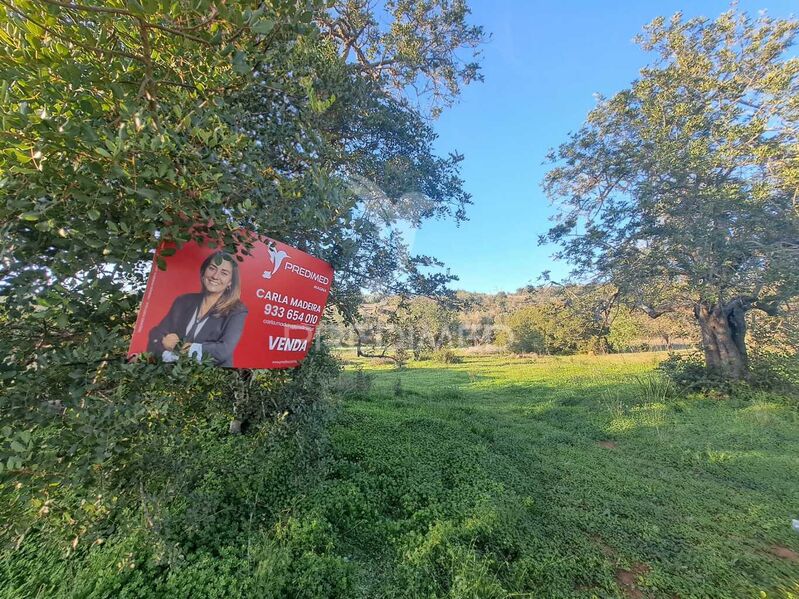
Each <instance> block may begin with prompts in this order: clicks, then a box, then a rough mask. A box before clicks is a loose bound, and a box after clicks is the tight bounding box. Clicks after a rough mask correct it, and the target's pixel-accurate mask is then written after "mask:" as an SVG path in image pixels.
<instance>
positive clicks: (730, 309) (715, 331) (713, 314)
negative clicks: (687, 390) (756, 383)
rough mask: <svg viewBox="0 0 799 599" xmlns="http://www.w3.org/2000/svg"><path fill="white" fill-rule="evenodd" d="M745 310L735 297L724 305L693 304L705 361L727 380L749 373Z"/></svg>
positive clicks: (734, 379) (745, 375) (737, 379)
mask: <svg viewBox="0 0 799 599" xmlns="http://www.w3.org/2000/svg"><path fill="white" fill-rule="evenodd" d="M745 314H746V310H745V309H744V307H743V305H742V303H741V302H739V301H732V302H729V303H728V304H726V305H721V304H709V303H707V302H701V303H699V304H697V305H696V306H695V307H694V315H695V316H696V319H697V321H698V322H699V328H700V330H701V332H702V349H703V350H704V352H705V365H706V366H707V367H708V369H710V370H712V371H714V372H715V373H717V374H718V375H719V376H721V377H722V378H724V379H727V380H732V381H740V380H745V379H747V378H748V377H749V361H748V359H747V356H746V321H745V319H744V315H745Z"/></svg>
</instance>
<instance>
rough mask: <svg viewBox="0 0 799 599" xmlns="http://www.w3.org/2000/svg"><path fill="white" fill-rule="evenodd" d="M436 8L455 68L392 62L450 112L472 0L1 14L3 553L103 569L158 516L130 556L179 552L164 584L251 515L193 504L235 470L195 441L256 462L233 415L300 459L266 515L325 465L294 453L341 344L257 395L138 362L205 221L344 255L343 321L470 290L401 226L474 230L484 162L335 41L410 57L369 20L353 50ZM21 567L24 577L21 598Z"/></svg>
mask: <svg viewBox="0 0 799 599" xmlns="http://www.w3.org/2000/svg"><path fill="white" fill-rule="evenodd" d="M417 4H418V5H419V7H422V6H424V8H425V11H427V13H429V14H428V16H429V17H430V19H432V20H431V21H430V22H431V23H438V24H439V25H440V27H436V29H435V30H436V32H437V33H440V34H441V35H442V36H443V37H442V38H441V39H436V41H435V48H436V57H437V58H436V63H435V65H430V64H428V63H429V60H431V57H430V56H427V55H416V56H412V55H411V54H409V53H408V52H405V51H403V53H402V54H401V55H400V54H397V55H396V56H395V57H394V58H395V60H396V64H402V65H403V76H404V77H409V76H411V75H412V74H414V73H415V75H416V76H417V78H415V79H414V80H415V81H417V82H418V81H423V80H425V78H427V77H435V78H436V79H437V81H439V82H442V81H447V80H448V81H449V82H450V84H449V85H448V86H445V88H443V91H441V93H439V94H438V95H437V97H438V99H439V100H440V101H446V102H448V101H451V100H452V99H453V98H454V96H455V94H456V93H457V90H458V86H459V85H462V84H465V83H467V82H468V81H470V80H473V79H476V78H479V77H478V72H477V67H476V65H472V66H468V67H464V68H457V65H458V64H459V60H460V59H459V58H458V56H460V54H459V50H460V49H461V47H462V46H464V47H473V46H474V45H475V44H477V43H479V41H480V40H481V36H482V33H481V30H480V29H479V28H476V27H472V26H468V25H467V24H466V18H467V17H468V9H467V8H466V5H465V4H463V3H462V2H454V3H453V2H449V1H444V0H440V1H434V2H424V3H417V2H403V3H400V4H399V5H396V6H394V5H389V8H390V9H391V10H389V11H388V12H387V13H383V12H381V10H380V8H379V7H376V6H373V5H372V4H368V3H358V2H347V3H344V2H329V3H326V2H322V1H321V0H274V1H273V2H265V3H247V2H226V3H218V2H210V1H207V0H198V1H192V2H188V1H186V2H182V1H181V2H162V1H160V0H142V1H141V2H137V1H133V2H113V3H106V2H86V3H71V2H62V1H60V0H13V1H12V0H8V1H6V0H2V1H0V41H1V42H2V45H0V102H1V111H2V112H1V113H0V142H2V150H0V189H2V197H3V200H2V203H0V223H2V225H0V226H1V227H2V242H0V243H2V246H0V252H1V253H0V356H1V357H2V359H0V377H2V381H3V385H2V389H0V431H2V436H0V469H2V472H1V473H0V476H2V479H0V497H2V506H3V507H2V508H0V510H2V522H3V524H2V528H0V540H1V541H2V544H3V545H2V546H3V547H4V548H9V549H10V550H14V551H23V552H25V551H32V552H34V553H36V552H39V551H45V550H47V551H50V550H51V551H52V552H53V555H55V554H61V553H63V552H64V551H67V552H68V553H73V552H79V551H89V548H90V547H92V546H94V545H95V544H99V543H102V542H104V539H106V538H107V535H109V534H111V532H112V531H114V530H116V527H117V526H118V523H119V522H121V520H118V519H119V518H122V519H123V520H124V518H125V514H127V515H129V514H131V513H136V514H138V516H139V517H140V524H141V526H140V527H138V528H136V527H133V528H134V529H135V530H133V529H132V530H131V531H130V539H129V540H123V541H120V542H121V543H122V544H123V545H124V544H125V543H128V542H130V543H137V542H138V540H137V539H139V536H138V535H144V536H145V537H147V538H150V536H151V535H155V536H157V537H158V539H160V541H159V542H162V543H164V545H163V547H164V553H163V554H161V556H160V557H159V558H158V560H157V561H158V563H159V564H161V565H159V566H157V567H162V566H163V565H164V564H171V563H174V562H175V561H176V560H179V559H181V558H180V556H181V555H184V550H183V549H179V548H178V547H186V546H187V545H191V546H192V547H194V548H198V547H200V546H202V545H203V543H206V542H211V541H210V539H215V538H222V537H225V535H226V534H230V535H235V534H237V532H236V531H240V530H241V527H242V526H244V525H245V522H246V518H244V517H243V516H242V515H241V514H236V517H235V518H233V519H232V520H225V522H226V523H227V524H225V525H224V526H223V525H221V524H220V525H219V526H217V525H216V524H215V523H214V518H213V514H212V513H211V512H208V513H205V512H203V511H202V510H204V509H206V507H208V508H211V506H212V505H216V506H217V507H216V508H212V509H215V510H220V509H221V510H225V509H227V507H226V506H227V505H228V503H227V501H228V499H230V498H229V497H228V496H226V495H225V494H224V493H220V494H219V496H218V497H217V498H216V499H214V500H213V501H211V500H207V498H204V497H194V496H192V495H191V493H190V492H189V491H190V489H192V488H194V487H195V486H196V485H197V484H199V483H198V480H199V479H201V478H202V477H203V476H205V472H204V470H205V468H206V466H207V467H208V468H210V471H213V467H212V465H211V464H208V465H206V466H203V465H202V464H201V462H200V461H197V462H196V463H195V462H193V461H192V452H193V451H194V449H196V445H195V439H194V437H193V436H194V435H196V436H197V439H204V441H205V442H207V443H208V445H207V446H206V448H207V449H208V450H209V451H210V452H212V453H213V452H215V451H216V450H217V449H218V450H219V451H220V452H222V453H223V454H224V455H225V456H226V458H225V459H228V458H230V459H231V464H232V463H233V461H235V456H236V450H235V447H234V446H233V445H232V444H233V443H234V442H233V441H231V442H227V441H224V440H221V439H218V438H217V436H218V435H220V434H222V433H224V432H225V431H226V430H227V424H226V423H227V422H229V421H230V419H231V418H232V417H233V416H234V415H235V416H236V417H237V418H241V417H247V418H248V419H249V421H250V422H251V423H253V424H255V425H258V426H255V427H254V428H253V430H252V431H251V434H253V435H258V438H259V439H260V441H261V442H263V441H264V440H265V439H266V440H267V441H268V442H267V443H266V445H264V446H263V447H255V446H254V447H253V448H251V449H252V450H253V451H254V452H256V454H257V457H253V458H252V462H250V466H253V467H254V465H255V464H256V463H257V464H260V465H263V464H264V463H266V462H269V461H270V459H272V458H270V457H267V456H271V455H272V454H271V453H270V451H272V450H274V451H275V452H276V453H275V454H274V456H273V457H274V459H275V464H276V466H275V467H276V468H277V470H275V472H273V473H272V474H270V475H269V476H267V478H268V480H269V483H268V484H267V483H263V484H264V485H265V486H264V487H263V488H261V487H258V488H255V487H252V488H255V490H254V491H253V493H254V494H255V495H256V496H260V498H261V501H262V502H263V503H262V504H261V506H260V507H259V513H264V512H263V510H266V512H265V513H267V514H272V512H271V510H276V509H278V507H277V506H278V505H282V504H280V501H279V498H280V497H282V496H280V497H279V495H280V491H275V490H273V491H272V493H273V494H274V495H273V496H269V497H267V496H266V495H265V491H264V490H263V489H266V488H267V487H269V488H272V489H275V488H279V487H280V484H279V482H278V481H279V479H280V477H281V476H284V477H290V476H292V475H290V474H287V473H290V472H292V471H294V470H296V471H298V472H301V473H307V475H308V476H311V474H312V472H314V471H315V470H314V468H315V466H314V464H315V463H316V462H317V461H318V460H319V456H318V455H317V456H316V457H314V455H313V452H311V453H303V454H302V456H304V457H302V456H301V457H300V458H298V460H299V461H297V462H294V461H291V460H288V461H286V460H284V461H282V462H281V461H280V452H283V451H289V452H290V451H291V445H290V444H291V443H292V442H294V441H296V442H298V443H300V442H301V441H302V440H303V439H310V441H311V443H312V444H314V443H316V441H317V440H319V441H321V440H322V437H321V435H318V434H317V433H319V430H318V429H315V428H314V424H315V423H317V424H318V423H319V422H320V421H321V420H320V418H321V414H323V413H324V411H325V406H326V398H327V396H328V394H327V392H326V389H327V388H328V387H329V385H330V382H331V379H333V378H334V377H335V376H336V375H337V373H338V364H337V362H336V361H335V360H334V359H332V358H331V357H330V356H329V355H328V354H327V353H326V351H325V350H324V347H323V346H322V347H319V348H317V350H316V351H315V352H314V353H313V355H312V356H311V357H310V358H309V359H308V360H307V361H306V362H305V363H304V364H303V366H302V367H301V368H298V369H294V370H292V371H288V372H264V373H260V374H258V375H256V376H254V377H252V378H249V377H246V376H240V375H238V374H237V373H235V372H231V371H225V370H219V369H213V368H208V367H206V366H204V365H197V364H191V363H184V362H179V363H178V364H176V365H174V366H172V367H165V366H163V365H157V364H148V363H144V362H138V363H126V362H125V361H124V360H123V356H124V355H125V353H126V350H127V345H128V341H129V338H130V337H129V336H130V332H131V329H132V324H133V320H134V318H135V312H136V309H137V307H138V303H139V300H140V294H141V291H142V287H143V282H144V278H145V276H146V272H147V271H148V270H149V268H150V262H151V260H152V249H153V248H154V247H155V246H156V245H157V244H158V243H159V242H160V241H162V240H170V241H175V242H177V243H178V244H180V243H183V242H185V241H187V240H189V238H190V236H191V235H192V234H193V233H192V232H191V231H192V230H191V227H192V225H194V224H195V223H204V224H205V226H206V227H207V232H208V233H209V234H210V235H212V236H216V237H219V238H220V240H221V242H222V243H224V244H225V245H226V246H227V247H228V249H230V250H231V251H244V250H246V247H243V246H242V245H241V244H240V239H239V238H238V237H237V231H238V230H239V228H240V227H242V226H244V227H247V228H250V229H253V230H255V231H257V232H259V233H263V234H266V235H269V236H272V237H275V238H277V239H280V240H283V241H286V242H288V243H290V244H294V245H297V246H298V247H301V248H302V249H304V250H306V251H308V252H310V253H312V254H314V255H316V256H319V257H320V258H323V259H325V260H327V261H328V262H330V263H331V264H332V265H333V267H334V269H335V271H336V286H335V288H334V292H333V294H332V298H331V301H332V303H333V304H334V305H335V306H336V307H337V308H338V310H339V311H340V313H341V314H343V315H345V317H351V316H352V315H353V314H354V312H355V310H356V309H357V306H358V304H359V302H360V301H361V293H362V291H363V290H364V289H369V288H376V289H385V290H391V291H393V292H411V291H413V292H423V293H431V294H435V293H437V292H439V291H440V290H441V288H442V286H443V285H444V284H446V283H447V282H448V281H449V280H450V279H451V277H449V276H448V275H446V274H442V273H438V272H436V271H435V270H434V269H433V270H431V268H430V267H431V266H435V265H436V262H435V260H433V259H432V258H429V257H425V256H411V255H410V254H409V252H408V249H407V248H406V247H405V246H404V244H403V243H402V241H401V238H400V237H399V236H398V235H397V234H396V233H395V232H394V231H393V230H392V226H393V225H394V224H395V223H396V222H397V220H398V219H405V220H406V221H408V222H410V224H411V225H414V226H416V225H419V224H420V223H421V222H423V221H424V220H425V219H428V218H446V217H450V218H454V219H456V220H459V219H462V218H464V217H465V213H464V209H465V207H466V205H467V204H468V203H469V197H468V194H466V193H465V192H464V191H463V189H462V182H461V180H460V178H459V175H458V169H459V161H460V159H461V158H460V156H459V155H457V154H456V153H453V154H451V155H444V156H439V155H437V154H436V153H435V152H434V151H433V141H434V138H435V136H434V134H433V132H432V127H431V123H430V121H429V120H428V118H427V117H426V116H425V115H424V114H423V113H421V112H420V111H419V110H418V108H417V107H416V106H415V105H413V104H412V103H411V102H410V101H408V100H407V99H406V98H405V97H404V96H403V94H402V93H401V86H402V82H403V81H405V79H403V78H402V77H400V78H394V77H392V76H391V73H389V72H385V73H382V74H378V73H377V72H376V71H369V69H366V68H365V65H363V64H360V63H357V64H356V63H353V62H352V61H348V60H347V58H346V52H344V46H345V42H343V41H342V40H341V39H340V38H339V37H338V36H337V35H334V34H333V30H331V29H330V24H331V23H332V24H333V28H334V29H335V31H338V30H339V29H338V28H340V27H345V26H346V23H347V22H348V20H350V21H351V20H352V19H356V18H362V19H365V20H367V21H369V22H373V21H375V20H376V18H377V17H376V16H375V15H376V14H378V13H379V14H380V16H381V22H385V23H387V24H388V26H394V27H395V29H397V30H396V31H394V32H393V33H392V36H391V38H390V40H389V38H385V39H384V40H382V41H381V38H380V36H377V37H375V29H374V27H370V28H365V29H362V30H361V31H360V33H356V35H354V37H353V39H352V40H351V43H352V44H353V47H355V46H354V45H355V44H357V45H358V47H364V48H365V47H367V46H368V47H369V48H371V50H369V52H373V51H376V50H379V49H383V48H385V49H386V50H388V48H389V47H392V48H406V47H408V44H409V43H410V42H409V40H411V39H412V40H417V41H418V40H420V39H424V36H425V35H432V32H431V31H430V30H414V29H413V28H407V27H405V26H404V25H402V22H404V21H405V20H407V17H408V15H411V14H414V13H415V7H416V5H417ZM392 11H393V12H392ZM344 13H346V14H344ZM389 14H390V15H393V17H389V16H388V15H389ZM392 18H393V19H396V20H397V21H398V22H397V23H394V21H393V20H392ZM459 32H460V33H459ZM406 33H407V36H408V37H407V39H406V38H404V37H403V36H404V35H406ZM366 35H368V39H364V38H363V36H366ZM389 41H390V42H391V44H393V45H392V46H389V45H386V44H388V42H389ZM441 52H444V53H445V54H446V55H448V56H449V57H450V60H447V59H446V58H443V59H442V58H441V56H440V54H441ZM470 64H471V63H470ZM419 65H425V68H421V67H420V66H419ZM194 231H196V232H202V231H201V230H198V229H194ZM163 266H164V264H163V263H159V267H163ZM259 423H266V424H264V425H263V426H261V425H260V424H259ZM314 431H315V432H314ZM281 435H282V436H283V437H281ZM272 436H274V438H275V441H274V443H273V442H272V441H271V439H272ZM316 437H318V439H317V438H316ZM280 438H282V439H283V441H281V442H278V441H277V439H280ZM303 442H304V441H303ZM242 443H243V444H249V441H242ZM283 443H285V444H287V445H286V447H283V445H282V444H283ZM225 452H228V453H225ZM245 454H246V451H245V452H244V453H243V454H242V459H243V460H244V462H246V459H245V457H244V456H245ZM254 455H255V454H254ZM292 459H293V458H292ZM315 460H316V461H315ZM241 475H243V473H241ZM218 476H219V478H218V480H217V482H218V484H219V485H222V486H229V487H232V488H233V489H232V492H233V493H234V494H235V493H239V492H241V493H242V494H247V493H249V492H250V491H249V490H248V489H251V487H246V489H245V488H239V487H238V485H240V484H241V479H240V477H239V474H236V476H233V473H231V472H227V473H226V474H225V475H222V474H218ZM264 476H266V474H264ZM298 476H299V474H298ZM269 477H271V478H269ZM262 482H263V481H262ZM258 484H260V483H258V482H257V481H255V482H253V485H255V486H256V487H257V485H258ZM291 488H292V487H291V486H290V485H286V493H290V489H291ZM242 496H243V495H241V496H237V497H242ZM249 499H251V498H249V495H248V500H249ZM236 501H238V499H236V500H231V503H233V504H235V503H236ZM204 502H206V503H207V505H205V504H204ZM215 502H216V503H215ZM256 503H257V501H256ZM167 505H169V506H170V507H171V508H173V510H178V511H179V510H180V509H181V506H182V508H183V509H184V510H185V512H186V514H185V518H184V516H180V517H179V518H178V520H174V521H173V522H171V523H170V522H169V521H168V520H169V519H170V518H175V517H178V516H175V514H176V513H177V512H175V511H173V512H170V515H164V509H165V506H167ZM263 506H267V507H266V508H264V507H263ZM237 509H238V508H237ZM253 509H255V508H253ZM197 510H199V512H198V511H197ZM162 517H163V518H166V520H167V521H165V522H160V520H159V519H160V518H162ZM265 517H266V516H265ZM269 517H271V516H269ZM180 518H184V519H183V520H181V519H180ZM232 521H235V523H236V524H235V526H233V527H232V528H230V530H222V529H224V528H225V527H226V526H232V525H230V522H232ZM250 522H252V518H250ZM128 524H130V522H128ZM128 524H125V525H124V526H127V525H128ZM119 525H120V526H123V525H121V524H119ZM178 529H179V530H181V531H182V533H181V534H179V535H177V536H174V535H173V533H174V531H175V530H178ZM120 538H124V533H123V534H122V536H121V537H120ZM225 538H228V537H225ZM148 542H149V541H148ZM214 542H215V541H214ZM45 548H49V549H45ZM16 563H17V564H19V563H20V562H16ZM20 572H23V571H20ZM20 572H17V573H16V574H14V573H12V574H13V575H10V576H6V577H2V578H3V579H4V580H12V581H15V582H14V583H13V584H14V585H15V584H18V583H20V579H19V578H18V576H22V575H23V574H22V573H20ZM23 573H24V572H23ZM51 574H52V572H51ZM84 583H85V584H87V585H88V584H89V581H84ZM20 584H24V583H20ZM98 584H100V583H98ZM102 584H105V583H102ZM109 584H112V585H113V584H117V583H116V582H114V581H112V582H109ZM275 584H277V583H275ZM31 588H33V587H31ZM37 588H38V587H37ZM87 588H88V587H87ZM109 588H110V587H109ZM15 589H18V587H15V586H13V585H12V586H11V587H7V588H6V589H4V591H5V592H8V593H11V594H12V595H13V594H14V593H15V592H16V591H15ZM19 592H22V593H23V594H24V592H25V591H19ZM97 592H98V593H99V594H101V595H102V594H108V593H110V592H111V591H110V590H108V589H106V590H104V591H97ZM130 592H132V591H130ZM87 593H89V594H90V593H91V592H90V591H87ZM278 594H280V593H278Z"/></svg>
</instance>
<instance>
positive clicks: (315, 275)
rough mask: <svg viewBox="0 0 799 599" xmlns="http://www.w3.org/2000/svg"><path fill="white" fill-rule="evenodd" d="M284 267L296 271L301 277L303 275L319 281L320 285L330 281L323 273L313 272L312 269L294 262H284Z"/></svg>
mask: <svg viewBox="0 0 799 599" xmlns="http://www.w3.org/2000/svg"><path fill="white" fill-rule="evenodd" d="M285 269H286V270H290V271H291V272H294V273H297V274H298V275H300V276H301V277H305V278H306V279H311V280H312V281H316V282H317V283H321V284H322V285H327V284H329V283H330V279H328V278H327V277H326V276H325V275H320V274H319V273H318V272H313V271H312V270H308V269H307V268H303V267H302V266H299V265H298V264H294V263H293V262H286V266H285Z"/></svg>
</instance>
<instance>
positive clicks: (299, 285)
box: [128, 234, 333, 368]
mask: <svg viewBox="0 0 799 599" xmlns="http://www.w3.org/2000/svg"><path fill="white" fill-rule="evenodd" d="M252 238H253V239H256V236H255V235H254V234H252ZM257 239H258V240H257V241H255V242H254V244H253V247H251V248H250V249H248V255H241V254H240V256H241V257H242V258H243V260H242V261H238V260H236V259H235V258H234V257H233V256H231V255H230V254H226V253H223V252H220V251H218V250H216V249H214V248H211V247H208V246H207V245H199V244H197V243H195V242H194V241H192V242H189V243H186V244H184V245H183V247H181V248H180V249H178V250H175V251H174V254H172V255H168V256H167V255H164V250H167V248H172V250H174V245H173V244H162V245H161V246H160V247H159V248H158V250H157V252H156V256H157V257H156V260H157V259H158V257H160V258H161V259H162V260H163V261H165V263H166V270H160V269H159V268H158V267H157V265H156V260H154V261H153V267H152V270H151V272H150V278H149V280H148V282H147V289H146V291H145V293H144V300H143V301H142V305H141V308H140V309H139V315H138V318H137V320H136V328H135V330H134V332H133V338H132V339H131V343H130V349H129V350H128V355H129V356H133V355H136V354H140V353H143V352H151V353H153V354H154V355H155V356H156V357H158V358H161V359H163V360H164V361H174V360H176V359H177V357H178V355H180V354H181V353H189V354H190V355H192V356H194V357H196V358H198V359H199V358H205V357H208V356H210V357H211V359H212V360H213V361H214V363H215V364H217V365H219V366H227V367H232V368H291V367H293V366H297V365H298V364H299V363H300V362H301V361H302V360H303V358H305V356H306V355H307V353H308V350H309V349H310V346H311V343H312V341H313V338H314V334H315V332H316V329H317V327H318V326H319V323H320V322H321V320H322V316H323V314H324V310H325V304H326V303H327V298H328V295H329V293H330V286H331V284H332V283H333V269H332V268H331V266H330V265H329V264H328V263H327V262H324V261H323V260H320V259H318V258H314V257H313V256H310V255H309V254H306V253H305V252H302V251H300V250H298V249H296V248H293V247H291V246H288V245H286V244H284V243H280V242H279V241H274V240H272V239H268V238H265V237H259V238H257ZM172 250H168V251H166V254H170V253H171V251H172ZM209 306H212V307H211V308H210V309H209Z"/></svg>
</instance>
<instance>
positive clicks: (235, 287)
mask: <svg viewBox="0 0 799 599" xmlns="http://www.w3.org/2000/svg"><path fill="white" fill-rule="evenodd" d="M223 260H224V261H226V262H230V264H231V269H230V285H229V286H228V288H227V289H225V290H224V291H223V292H222V295H221V296H220V297H219V299H218V300H216V304H214V307H213V312H214V313H215V314H219V315H220V316H227V315H228V314H229V313H230V312H231V311H233V310H235V309H236V308H239V307H243V305H244V304H242V303H241V299H240V298H241V278H240V277H239V265H238V264H237V263H236V260H235V258H233V256H231V255H230V254H228V253H227V252H223V251H221V250H220V251H216V252H214V253H213V254H211V255H210V256H208V257H207V258H206V259H205V260H204V261H203V263H202V266H200V286H201V287H202V290H203V293H205V286H204V285H203V282H202V281H203V275H204V274H205V269H206V268H208V266H209V265H210V264H211V262H212V261H213V263H214V264H216V265H219V264H222V261H223Z"/></svg>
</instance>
